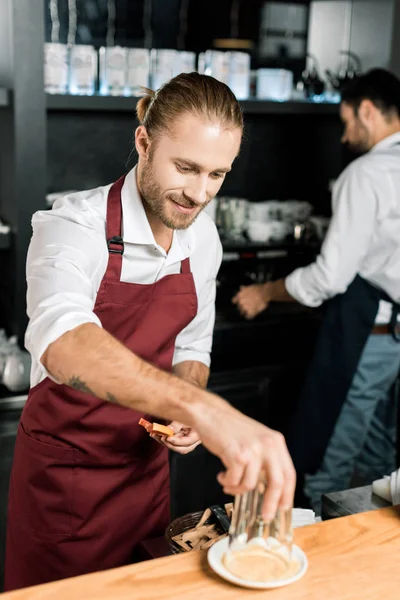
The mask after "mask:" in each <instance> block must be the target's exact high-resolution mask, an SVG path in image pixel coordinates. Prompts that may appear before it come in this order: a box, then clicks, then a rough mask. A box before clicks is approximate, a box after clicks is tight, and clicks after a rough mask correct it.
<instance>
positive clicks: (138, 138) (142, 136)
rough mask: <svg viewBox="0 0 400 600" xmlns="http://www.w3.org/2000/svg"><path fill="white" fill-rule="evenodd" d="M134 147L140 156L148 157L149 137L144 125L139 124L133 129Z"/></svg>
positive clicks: (145, 158)
mask: <svg viewBox="0 0 400 600" xmlns="http://www.w3.org/2000/svg"><path fill="white" fill-rule="evenodd" d="M135 147H136V151H137V153H138V155H139V156H140V158H142V159H144V160H147V159H148V158H149V150H150V139H149V135H148V133H147V131H146V127H145V126H144V125H139V127H138V128H137V129H136V131H135Z"/></svg>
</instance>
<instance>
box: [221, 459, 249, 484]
mask: <svg viewBox="0 0 400 600" xmlns="http://www.w3.org/2000/svg"><path fill="white" fill-rule="evenodd" d="M244 466H245V464H244V462H243V461H242V460H239V459H238V460H234V461H231V464H230V465H229V466H228V468H227V470H226V471H223V472H222V473H219V475H218V477H217V479H218V482H219V483H220V484H221V485H222V487H223V488H224V490H225V489H232V488H233V489H235V488H238V487H239V485H240V482H241V481H242V478H243V472H244Z"/></svg>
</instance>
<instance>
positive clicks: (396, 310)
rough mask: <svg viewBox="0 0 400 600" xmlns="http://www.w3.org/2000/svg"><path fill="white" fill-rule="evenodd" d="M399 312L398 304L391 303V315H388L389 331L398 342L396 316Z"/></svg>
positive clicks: (398, 332)
mask: <svg viewBox="0 0 400 600" xmlns="http://www.w3.org/2000/svg"><path fill="white" fill-rule="evenodd" d="M399 314H400V304H397V303H393V304H392V315H391V317H390V323H389V331H390V333H391V335H392V338H393V339H394V341H395V342H397V343H398V344H400V329H399V325H398V321H397V317H398V316H399Z"/></svg>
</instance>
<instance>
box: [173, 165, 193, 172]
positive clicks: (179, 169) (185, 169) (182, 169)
mask: <svg viewBox="0 0 400 600" xmlns="http://www.w3.org/2000/svg"><path fill="white" fill-rule="evenodd" d="M176 168H177V169H178V171H180V172H181V173H190V171H191V168H190V167H183V166H182V165H176Z"/></svg>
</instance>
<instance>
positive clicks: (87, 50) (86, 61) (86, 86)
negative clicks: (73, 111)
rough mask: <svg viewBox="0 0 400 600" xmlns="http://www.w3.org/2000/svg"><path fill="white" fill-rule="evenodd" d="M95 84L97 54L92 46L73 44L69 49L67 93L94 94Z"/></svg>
mask: <svg viewBox="0 0 400 600" xmlns="http://www.w3.org/2000/svg"><path fill="white" fill-rule="evenodd" d="M96 82H97V52H96V50H95V48H94V46H91V45H86V44H73V45H72V46H71V48H70V67H69V86H68V88H69V93H70V94H78V95H88V96H91V95H93V94H94V92H95V89H96Z"/></svg>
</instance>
